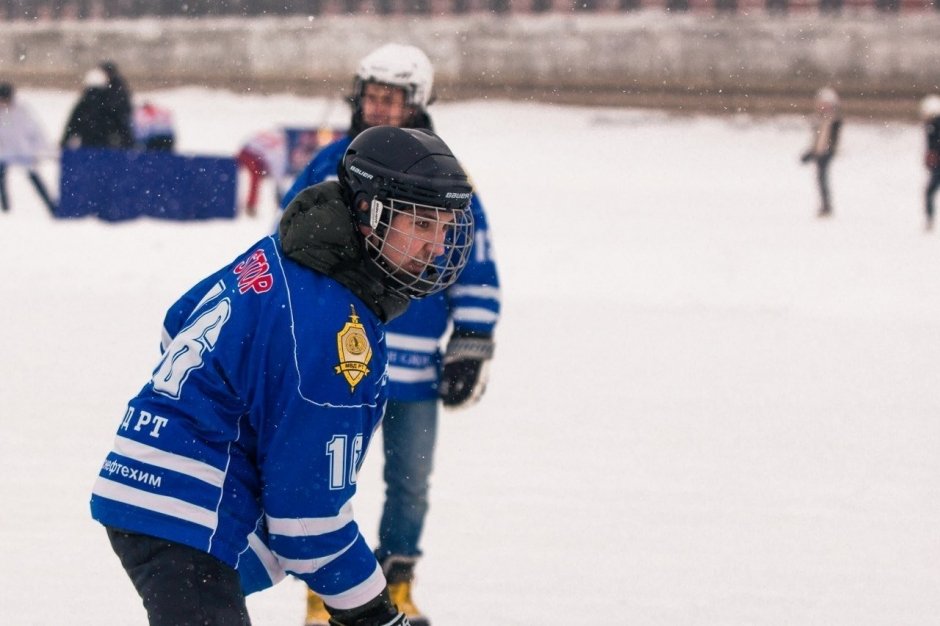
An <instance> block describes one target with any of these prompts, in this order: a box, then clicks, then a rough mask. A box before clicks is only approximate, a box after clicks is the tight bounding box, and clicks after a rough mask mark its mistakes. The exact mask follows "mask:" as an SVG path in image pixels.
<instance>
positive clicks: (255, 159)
mask: <svg viewBox="0 0 940 626" xmlns="http://www.w3.org/2000/svg"><path fill="white" fill-rule="evenodd" d="M235 160H236V161H237V162H238V168H239V169H244V170H245V171H246V172H247V173H248V192H247V194H246V195H245V204H244V210H245V213H246V214H247V215H250V216H252V217H254V216H255V215H257V213H258V190H259V189H260V188H261V181H262V180H263V179H265V178H268V177H270V178H271V179H272V180H273V181H274V193H275V194H276V196H277V198H276V199H277V203H278V205H280V203H281V196H283V191H282V185H283V184H284V179H285V178H286V176H287V138H286V137H285V136H284V133H283V132H282V131H280V130H265V131H261V132H260V133H257V134H255V135H252V136H251V137H249V138H248V141H246V142H245V145H243V146H242V148H241V150H239V151H238V154H237V155H236V156H235Z"/></svg>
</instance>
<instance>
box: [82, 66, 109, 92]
mask: <svg viewBox="0 0 940 626" xmlns="http://www.w3.org/2000/svg"><path fill="white" fill-rule="evenodd" d="M83 83H84V85H85V87H107V86H108V75H107V74H105V73H104V70H103V69H101V68H100V67H93V68H91V69H90V70H88V73H87V74H85V80H84V81H83Z"/></svg>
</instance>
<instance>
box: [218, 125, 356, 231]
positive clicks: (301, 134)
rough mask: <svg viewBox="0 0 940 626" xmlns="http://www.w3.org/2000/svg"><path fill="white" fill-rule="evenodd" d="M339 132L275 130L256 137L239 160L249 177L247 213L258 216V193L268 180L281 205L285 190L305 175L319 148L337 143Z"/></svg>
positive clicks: (247, 145)
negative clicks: (296, 177)
mask: <svg viewBox="0 0 940 626" xmlns="http://www.w3.org/2000/svg"><path fill="white" fill-rule="evenodd" d="M337 134H338V133H337V132H335V131H334V130H333V129H331V128H328V127H323V128H287V127H285V128H275V129H270V130H264V131H261V132H259V133H257V134H255V135H252V136H251V137H250V138H249V139H248V141H246V142H245V145H243V146H242V148H241V150H239V151H238V154H237V155H236V157H235V159H236V160H237V161H238V166H239V168H240V169H244V170H245V171H246V172H247V173H248V192H247V193H246V194H245V201H244V210H245V213H246V214H247V215H250V216H254V215H256V214H257V212H258V191H259V189H260V187H261V183H262V181H263V180H264V179H265V178H271V179H272V180H273V181H274V194H275V200H276V203H277V205H280V204H281V198H282V197H283V196H284V189H285V188H286V187H287V185H288V184H289V183H290V182H291V181H292V180H293V178H294V176H295V175H296V174H297V172H299V171H301V170H302V169H303V168H304V167H305V166H306V165H307V162H308V161H309V160H310V158H311V157H312V156H313V155H314V153H315V152H316V150H317V148H319V147H320V146H321V145H324V144H327V143H330V142H331V141H333V140H334V139H336V136H337Z"/></svg>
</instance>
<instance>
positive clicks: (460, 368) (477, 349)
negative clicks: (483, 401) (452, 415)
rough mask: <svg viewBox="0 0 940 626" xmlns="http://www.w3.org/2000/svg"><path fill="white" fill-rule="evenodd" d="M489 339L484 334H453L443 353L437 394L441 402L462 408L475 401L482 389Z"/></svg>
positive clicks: (490, 353) (489, 356)
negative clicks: (442, 370)
mask: <svg viewBox="0 0 940 626" xmlns="http://www.w3.org/2000/svg"><path fill="white" fill-rule="evenodd" d="M493 349H494V344H493V340H492V338H490V337H487V336H479V335H477V336H472V335H454V336H453V337H451V339H450V342H449V343H448V344H447V352H445V353H444V372H443V374H442V375H441V387H440V396H441V400H443V401H444V406H446V407H450V408H464V407H468V406H471V405H473V404H475V403H476V402H477V401H478V400H479V399H480V397H481V396H483V392H484V391H485V390H486V381H487V378H488V375H489V361H490V359H492V358H493Z"/></svg>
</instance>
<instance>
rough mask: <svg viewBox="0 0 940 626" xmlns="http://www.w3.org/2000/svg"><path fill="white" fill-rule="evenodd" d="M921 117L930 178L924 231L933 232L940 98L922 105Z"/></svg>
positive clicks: (939, 172) (939, 174)
mask: <svg viewBox="0 0 940 626" xmlns="http://www.w3.org/2000/svg"><path fill="white" fill-rule="evenodd" d="M920 117H921V119H922V120H923V121H924V130H925V131H926V134H927V151H926V153H925V154H924V165H926V166H927V171H928V172H929V173H930V177H929V178H928V180H927V189H926V190H925V192H924V212H925V214H926V221H925V222H924V230H927V231H930V230H933V215H934V212H933V197H934V194H935V193H936V192H937V189H938V188H940V96H938V95H935V94H931V95H929V96H927V97H926V98H924V99H923V101H921V103H920Z"/></svg>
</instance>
